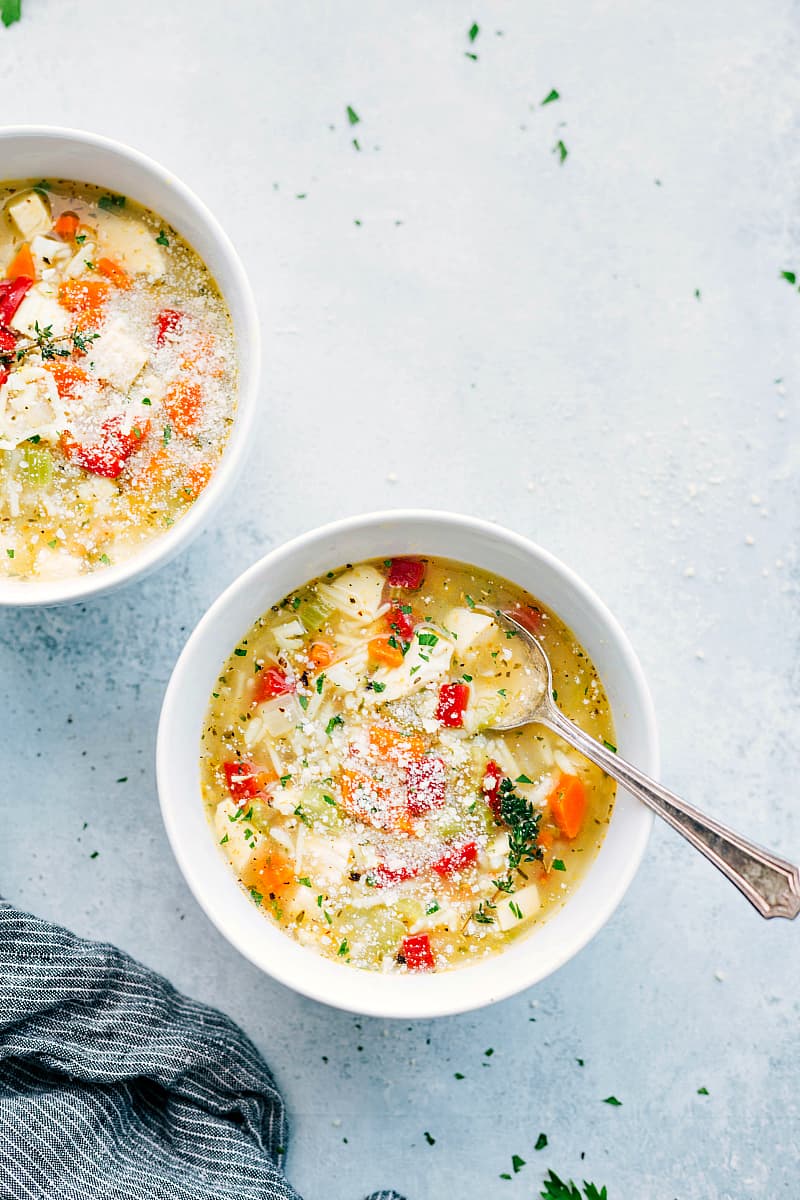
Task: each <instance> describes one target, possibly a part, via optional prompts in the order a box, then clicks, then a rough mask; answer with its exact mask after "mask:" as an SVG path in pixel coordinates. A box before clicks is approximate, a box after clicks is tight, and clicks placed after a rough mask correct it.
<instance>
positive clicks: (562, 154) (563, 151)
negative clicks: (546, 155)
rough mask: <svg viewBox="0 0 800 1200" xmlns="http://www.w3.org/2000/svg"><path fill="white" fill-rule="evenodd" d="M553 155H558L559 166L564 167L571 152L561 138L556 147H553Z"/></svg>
mask: <svg viewBox="0 0 800 1200" xmlns="http://www.w3.org/2000/svg"><path fill="white" fill-rule="evenodd" d="M553 154H557V155H558V161H559V164H560V165H561V166H562V167H563V165H564V163H565V162H566V161H567V156H568V154H569V150H568V149H567V147H566V146H565V145H564V143H563V142H562V140H561V138H559V139H558V141H557V142H556V144H555V146H553Z"/></svg>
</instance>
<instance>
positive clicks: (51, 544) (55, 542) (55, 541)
mask: <svg viewBox="0 0 800 1200" xmlns="http://www.w3.org/2000/svg"><path fill="white" fill-rule="evenodd" d="M47 544H48V546H49V547H50V549H51V550H55V548H56V546H57V545H58V538H51V539H50V541H49V542H48V543H47Z"/></svg>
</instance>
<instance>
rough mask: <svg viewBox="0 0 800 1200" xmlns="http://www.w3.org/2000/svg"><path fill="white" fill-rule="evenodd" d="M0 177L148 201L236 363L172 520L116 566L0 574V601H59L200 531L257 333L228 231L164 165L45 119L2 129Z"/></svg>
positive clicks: (245, 402) (234, 459)
mask: <svg viewBox="0 0 800 1200" xmlns="http://www.w3.org/2000/svg"><path fill="white" fill-rule="evenodd" d="M0 163H2V168H1V174H2V178H3V179H4V180H7V179H8V180H14V179H28V178H38V179H50V180H53V181H55V180H57V179H69V180H75V181H76V182H78V183H94V184H97V185H98V186H99V187H104V188H108V189H109V191H113V192H115V193H118V194H121V195H125V196H129V197H130V198H131V199H132V200H136V201H137V202H138V203H139V204H143V205H144V206H145V207H146V208H150V209H152V210H153V211H154V212H156V213H157V214H158V215H159V216H161V217H163V218H164V220H165V221H167V222H168V223H169V224H170V225H172V226H174V228H175V229H177V230H178V232H179V233H180V234H181V235H182V236H183V237H184V238H186V240H187V241H188V242H189V243H190V245H191V246H193V247H194V249H195V250H196V251H197V253H198V254H199V255H200V257H201V258H202V259H203V260H204V262H205V263H206V265H207V266H208V268H209V270H210V272H211V274H212V275H213V277H214V279H215V280H216V282H217V284H218V285H219V288H220V291H221V292H222V295H223V297H224V298H225V302H226V304H227V305H228V308H229V310H230V313H231V317H232V318H233V325H234V332H235V336H236V347H237V354H238V366H239V392H238V408H237V416H236V421H235V423H234V426H233V429H232V430H231V435H230V438H229V440H228V444H227V446H226V448H225V453H224V455H223V458H222V462H221V463H220V465H219V466H218V468H217V470H216V471H215V473H214V475H213V477H212V479H211V482H210V483H209V485H208V487H206V488H205V489H204V491H203V492H202V493H201V495H200V496H199V497H198V499H197V500H196V501H195V503H194V504H193V505H192V507H191V508H190V509H189V511H188V512H187V513H186V515H185V516H184V517H182V518H181V520H180V521H177V522H176V524H175V526H174V527H173V528H172V529H170V530H168V531H167V532H166V533H164V534H162V535H161V536H160V537H157V538H154V539H153V540H152V541H150V542H148V543H146V544H145V545H144V546H143V547H142V548H141V550H140V551H138V552H137V553H136V554H135V555H133V556H132V557H131V558H130V559H128V560H126V561H125V562H123V563H120V564H119V565H118V566H111V567H107V568H106V569H105V570H103V571H98V572H96V573H95V574H92V575H87V576H79V577H76V578H73V579H63V580H62V579H59V580H41V581H39V580H31V581H22V580H4V579H0V605H41V604H62V603H66V602H70V601H74V600H80V599H84V598H85V597H86V596H88V595H99V594H101V593H104V592H108V591H110V590H112V589H113V588H115V587H118V586H119V585H120V584H122V583H125V582H127V581H128V580H130V579H132V578H133V577H134V576H139V575H142V574H146V573H147V572H148V571H151V570H153V569H154V568H155V567H156V566H159V565H161V564H162V563H164V562H166V561H167V560H168V559H170V558H171V557H172V556H173V554H175V553H177V551H178V550H179V549H180V548H181V547H183V546H185V545H186V544H187V543H188V542H189V541H190V540H191V538H192V537H193V536H194V535H195V534H196V533H198V532H199V530H200V529H201V528H202V526H203V524H204V523H205V521H206V520H207V518H208V515H209V513H210V511H211V509H212V507H213V506H214V505H215V504H217V503H218V502H219V500H220V498H221V496H222V494H223V491H224V490H225V488H226V487H227V486H228V485H229V484H230V483H231V482H232V480H233V479H234V478H235V476H236V473H237V471H238V469H239V467H240V466H241V463H242V461H243V457H244V453H245V450H246V448H247V444H248V441H249V431H250V428H251V425H252V422H253V418H254V415H255V408H256V401H257V387H258V372H259V365H260V336H259V327H258V315H257V312H256V308H255V301H254V299H253V294H252V291H251V289H250V285H249V283H248V281H247V276H246V275H245V273H244V268H243V267H242V264H241V262H240V260H239V257H238V255H237V253H236V251H235V250H234V248H233V246H232V244H231V242H230V241H229V239H228V237H227V235H226V234H225V233H224V231H223V230H222V228H221V226H220V225H218V223H217V221H216V220H215V218H214V217H213V216H212V215H211V213H210V212H209V211H208V209H207V208H206V207H205V205H204V204H202V202H201V201H200V200H198V198H197V197H196V196H195V195H194V194H193V193H192V192H191V191H190V190H189V189H188V188H187V187H186V186H185V185H184V184H182V183H181V182H180V180H179V179H177V178H176V177H175V176H174V175H172V174H171V173H170V172H169V171H168V170H166V168H164V167H161V166H159V165H158V163H155V162H153V161H152V160H151V159H149V158H147V157H146V156H145V155H143V154H140V153H139V152H138V151H136V150H132V149H130V148H129V147H127V146H123V145H122V144H120V143H119V142H114V141H112V140H110V139H108V138H103V137H98V136H96V135H95V134H90V133H82V132H79V131H77V130H70V129H51V128H47V127H19V128H14V127H8V128H5V129H0Z"/></svg>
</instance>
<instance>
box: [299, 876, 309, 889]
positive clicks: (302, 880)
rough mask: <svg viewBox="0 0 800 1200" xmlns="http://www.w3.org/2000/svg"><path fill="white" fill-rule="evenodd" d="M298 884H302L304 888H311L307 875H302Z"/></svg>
mask: <svg viewBox="0 0 800 1200" xmlns="http://www.w3.org/2000/svg"><path fill="white" fill-rule="evenodd" d="M297 882H298V883H302V885H303V887H311V880H310V879H309V878H308V876H307V875H301V876H300V878H299V879H298V881H297Z"/></svg>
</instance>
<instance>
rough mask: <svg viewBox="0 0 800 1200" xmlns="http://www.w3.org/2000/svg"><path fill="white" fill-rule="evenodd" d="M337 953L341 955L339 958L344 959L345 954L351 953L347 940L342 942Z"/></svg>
mask: <svg viewBox="0 0 800 1200" xmlns="http://www.w3.org/2000/svg"><path fill="white" fill-rule="evenodd" d="M336 953H337V954H338V955H339V958H344V956H345V954H349V953H350V947H349V945H348V944H347V938H345V939H344V941H343V942H342V944H341V946H340V947H339V949H338V950H337V951H336Z"/></svg>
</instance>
